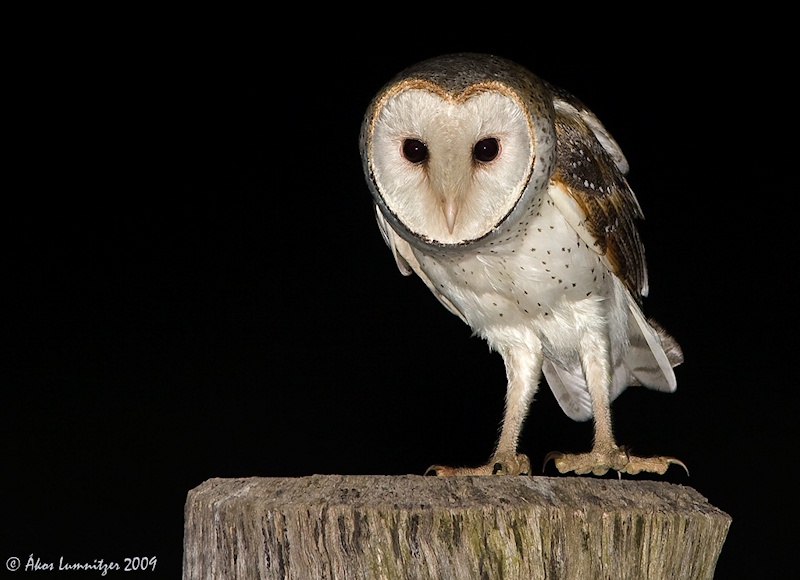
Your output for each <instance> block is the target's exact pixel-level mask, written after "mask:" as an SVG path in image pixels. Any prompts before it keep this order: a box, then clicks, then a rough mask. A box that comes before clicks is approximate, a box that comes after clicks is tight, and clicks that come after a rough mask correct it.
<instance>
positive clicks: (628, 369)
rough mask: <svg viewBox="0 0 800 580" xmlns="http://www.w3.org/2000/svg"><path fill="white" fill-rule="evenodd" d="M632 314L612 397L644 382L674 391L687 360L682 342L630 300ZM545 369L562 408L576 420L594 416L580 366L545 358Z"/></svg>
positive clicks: (612, 384)
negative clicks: (680, 367)
mask: <svg viewBox="0 0 800 580" xmlns="http://www.w3.org/2000/svg"><path fill="white" fill-rule="evenodd" d="M630 309H631V313H632V316H631V317H630V318H629V321H628V334H629V337H630V349H629V350H628V352H627V353H626V354H625V357H624V358H623V359H622V361H621V362H620V363H619V364H618V365H617V366H616V367H615V368H614V375H613V376H612V378H611V392H610V393H609V399H610V400H611V401H613V400H614V399H616V398H617V397H618V396H619V395H620V394H622V392H623V391H624V390H625V389H626V388H627V387H629V386H636V385H644V386H646V387H649V388H651V389H656V390H659V391H665V392H673V391H674V390H675V388H676V387H677V381H676V379H675V373H674V372H673V371H672V367H674V366H677V365H679V364H680V363H682V362H683V352H681V348H680V346H679V345H678V342H677V341H676V340H675V339H674V338H673V337H672V336H670V335H669V334H667V332H666V331H665V330H664V329H663V328H662V327H661V326H660V325H659V324H658V323H656V322H654V321H652V320H649V321H648V320H647V319H645V317H644V315H643V314H642V311H641V310H640V309H639V307H638V306H637V305H636V304H635V303H634V301H633V299H631V300H630ZM542 372H543V373H544V376H545V378H546V379H547V384H548V385H549V386H550V390H551V391H553V395H555V398H556V401H558V404H559V406H560V407H561V410H562V411H564V413H565V414H566V415H567V417H569V418H570V419H572V420H574V421H588V420H589V419H591V418H592V416H593V412H592V401H591V398H590V397H589V390H588V388H587V387H586V380H585V378H584V377H583V373H582V372H581V369H580V367H579V366H577V367H576V368H574V369H568V368H566V367H563V366H561V365H558V364H556V363H554V362H553V361H551V360H549V359H545V360H544V363H543V364H542Z"/></svg>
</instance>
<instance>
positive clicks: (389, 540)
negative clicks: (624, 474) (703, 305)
mask: <svg viewBox="0 0 800 580" xmlns="http://www.w3.org/2000/svg"><path fill="white" fill-rule="evenodd" d="M185 515H186V518H185V531H184V555H183V578H184V580H194V579H207V578H221V579H222V578H224V579H230V578H238V579H249V578H253V579H256V578H258V579H261V578H263V579H266V578H270V579H271V578H275V579H281V580H282V579H297V580H306V579H312V580H315V579H337V580H338V579H365V580H373V579H395V578H402V579H407V578H412V579H426V578H430V579H435V580H448V579H453V580H456V579H462V578H463V579H469V580H475V579H483V578H486V579H495V578H505V579H510V578H524V579H526V580H533V579H538V578H551V579H569V578H609V579H614V580H619V579H624V578H631V579H634V578H635V579H642V578H654V579H658V580H663V579H667V578H691V579H702V578H712V577H713V575H714V567H715V566H716V562H717V558H718V556H719V553H720V551H721V549H722V544H723V543H724V541H725V537H726V535H727V532H728V528H729V526H730V524H731V518H730V516H728V515H727V514H726V513H724V512H722V511H720V510H719V509H717V508H715V507H714V506H712V505H710V504H709V503H708V501H707V500H706V499H705V498H704V497H703V496H701V495H700V494H699V493H697V492H696V491H695V490H693V489H692V488H689V487H684V486H681V485H675V484H669V483H664V482H657V481H644V480H636V481H634V480H622V481H618V480H610V479H597V478H592V477H503V476H498V477H421V476H413V475H408V476H354V475H314V476H310V477H301V478H248V479H210V480H208V481H206V482H204V483H203V484H201V485H199V486H198V487H197V488H195V489H193V490H191V491H190V492H189V495H188V498H187V501H186V514H185Z"/></svg>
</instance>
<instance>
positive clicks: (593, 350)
mask: <svg viewBox="0 0 800 580" xmlns="http://www.w3.org/2000/svg"><path fill="white" fill-rule="evenodd" d="M609 353H610V349H609V345H608V338H607V337H606V335H605V334H604V333H596V334H594V333H587V334H586V335H584V337H583V340H582V341H581V364H582V366H583V372H584V376H585V377H586V384H587V386H588V388H589V396H590V397H591V400H592V411H593V413H594V444H593V445H592V450H591V451H590V452H589V453H580V454H564V453H560V452H552V453H549V454H548V455H547V457H546V458H545V464H546V463H547V462H548V461H549V460H550V459H553V460H554V462H555V465H556V468H557V469H558V471H560V472H561V473H567V472H569V471H574V472H575V473H577V474H586V473H593V474H594V475H604V474H605V473H607V472H608V470H609V469H613V470H615V471H617V472H619V473H630V474H636V473H640V472H642V471H647V472H651V473H658V474H663V473H664V472H666V471H667V469H668V468H669V466H670V465H672V464H676V465H680V466H681V467H683V468H684V469H686V466H685V465H684V464H683V463H682V462H681V461H679V460H677V459H675V458H674V457H637V456H634V455H631V454H629V453H628V452H627V451H626V450H625V448H624V447H620V446H618V445H617V443H616V441H615V440H614V434H613V431H612V428H611V401H610V400H609V392H610V391H611V376H612V372H611V363H610V358H611V357H610V354H609ZM686 473H687V474H688V473H689V470H688V469H686Z"/></svg>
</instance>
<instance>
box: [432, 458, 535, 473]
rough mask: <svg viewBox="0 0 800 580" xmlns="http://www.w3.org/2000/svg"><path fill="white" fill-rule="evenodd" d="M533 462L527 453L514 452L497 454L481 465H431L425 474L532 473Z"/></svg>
mask: <svg viewBox="0 0 800 580" xmlns="http://www.w3.org/2000/svg"><path fill="white" fill-rule="evenodd" d="M530 474H531V462H530V459H528V456H527V455H524V454H522V453H514V454H512V455H504V454H501V455H497V456H496V457H495V458H493V459H492V461H490V462H489V463H487V464H486V465H481V466H480V467H448V466H446V465H431V466H430V467H429V468H428V469H427V470H426V471H425V475H434V476H447V475H530Z"/></svg>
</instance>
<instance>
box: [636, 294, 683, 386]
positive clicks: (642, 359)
mask: <svg viewBox="0 0 800 580" xmlns="http://www.w3.org/2000/svg"><path fill="white" fill-rule="evenodd" d="M630 310H631V313H632V314H633V316H631V317H630V318H629V321H628V327H629V332H628V335H629V337H630V341H631V345H630V350H629V351H628V353H627V354H626V355H625V358H624V360H623V364H624V365H625V367H627V369H628V371H629V372H630V377H629V379H628V380H627V381H626V382H627V383H628V385H631V386H633V385H644V386H645V387H648V388H651V389H656V390H658V391H665V392H669V393H671V392H673V391H674V390H675V388H676V387H677V381H676V379H675V373H674V372H673V370H672V367H674V366H677V365H679V364H681V363H682V362H683V352H682V351H681V347H680V346H679V345H678V341H676V340H675V339H674V338H673V337H672V336H670V335H669V334H668V333H667V331H666V330H664V329H663V328H662V327H661V326H660V325H659V324H658V323H657V322H655V321H653V320H647V319H645V317H644V315H643V314H642V311H641V310H639V307H638V306H637V305H636V304H634V303H633V301H632V300H631V302H630ZM626 386H627V385H626ZM623 388H624V387H623Z"/></svg>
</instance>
